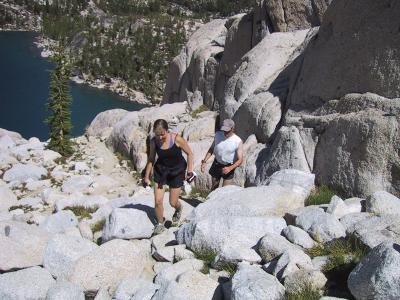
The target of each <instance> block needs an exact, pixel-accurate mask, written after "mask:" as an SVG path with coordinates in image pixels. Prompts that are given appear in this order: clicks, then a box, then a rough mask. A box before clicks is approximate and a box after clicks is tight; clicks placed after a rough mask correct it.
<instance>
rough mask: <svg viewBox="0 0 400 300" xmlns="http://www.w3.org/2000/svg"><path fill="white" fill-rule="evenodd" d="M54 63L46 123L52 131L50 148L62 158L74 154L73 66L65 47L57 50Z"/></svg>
mask: <svg viewBox="0 0 400 300" xmlns="http://www.w3.org/2000/svg"><path fill="white" fill-rule="evenodd" d="M52 61H53V62H54V64H55V69H54V70H53V71H51V82H50V95H49V102H48V103H47V108H48V110H49V111H50V116H49V117H48V118H47V119H46V123H47V124H48V126H49V129H50V142H49V145H48V148H49V149H51V150H54V151H56V152H58V153H60V154H61V155H62V156H70V155H71V154H72V153H73V148H72V141H71V140H70V136H69V134H70V132H71V129H72V124H71V110H70V105H71V102H72V98H71V95H70V90H69V77H70V75H71V66H70V64H69V62H68V58H67V55H66V54H65V50H64V49H63V47H62V46H61V47H59V48H57V49H56V50H55V54H54V57H53V58H52Z"/></svg>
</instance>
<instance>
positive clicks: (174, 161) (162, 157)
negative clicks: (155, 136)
mask: <svg viewBox="0 0 400 300" xmlns="http://www.w3.org/2000/svg"><path fill="white" fill-rule="evenodd" d="M170 141H172V133H170ZM171 144H172V146H170V147H169V148H168V149H161V147H160V145H158V144H157V142H156V153H157V156H158V159H157V162H156V164H161V165H163V166H164V167H167V168H171V169H176V168H179V169H182V168H183V169H186V160H185V158H184V157H183V155H182V149H181V148H179V147H178V146H177V145H176V144H175V141H173V143H171V142H170V145H171Z"/></svg>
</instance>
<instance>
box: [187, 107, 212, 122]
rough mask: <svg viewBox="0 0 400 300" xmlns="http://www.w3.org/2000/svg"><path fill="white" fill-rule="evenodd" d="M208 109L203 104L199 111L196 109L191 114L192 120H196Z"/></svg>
mask: <svg viewBox="0 0 400 300" xmlns="http://www.w3.org/2000/svg"><path fill="white" fill-rule="evenodd" d="M207 110H208V107H207V106H205V105H204V104H202V105H201V106H200V107H199V108H198V109H195V110H194V111H192V112H191V114H190V115H191V116H192V118H194V119H196V118H197V117H198V115H199V114H200V113H202V112H204V111H207Z"/></svg>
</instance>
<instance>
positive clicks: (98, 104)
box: [0, 32, 143, 140]
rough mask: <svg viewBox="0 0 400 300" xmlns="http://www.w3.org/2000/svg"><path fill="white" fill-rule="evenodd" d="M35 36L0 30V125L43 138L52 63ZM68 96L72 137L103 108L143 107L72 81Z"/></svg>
mask: <svg viewBox="0 0 400 300" xmlns="http://www.w3.org/2000/svg"><path fill="white" fill-rule="evenodd" d="M34 37H35V33H32V32H0V128H5V129H7V130H12V131H17V132H19V133H20V134H21V135H22V136H23V137H25V138H29V137H32V136H35V137H38V138H39V139H40V140H46V139H48V136H49V129H48V127H47V125H46V124H45V123H44V122H43V120H45V119H46V117H47V115H48V112H47V111H46V103H47V101H48V94H49V83H50V74H49V70H51V69H52V64H51V63H50V62H49V61H48V60H46V59H44V58H42V57H41V56H40V51H39V50H38V49H37V48H36V46H35V45H34V44H33V41H34ZM71 96H72V98H73V103H72V105H71V111H72V124H73V126H74V128H73V129H72V136H78V135H82V134H83V132H84V130H85V127H86V126H87V125H89V124H90V122H91V121H92V120H93V119H94V117H95V116H96V115H97V114H98V113H100V112H102V111H105V110H108V109H113V108H122V109H126V110H129V111H134V110H139V109H141V108H143V105H141V104H137V103H132V102H128V101H124V98H122V97H120V96H119V95H117V94H115V93H112V92H110V91H107V90H100V89H96V88H92V87H90V86H87V85H82V84H76V83H73V82H71Z"/></svg>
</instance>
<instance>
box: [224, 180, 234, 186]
mask: <svg viewBox="0 0 400 300" xmlns="http://www.w3.org/2000/svg"><path fill="white" fill-rule="evenodd" d="M232 184H233V179H224V180H223V181H222V186H227V185H232Z"/></svg>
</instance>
